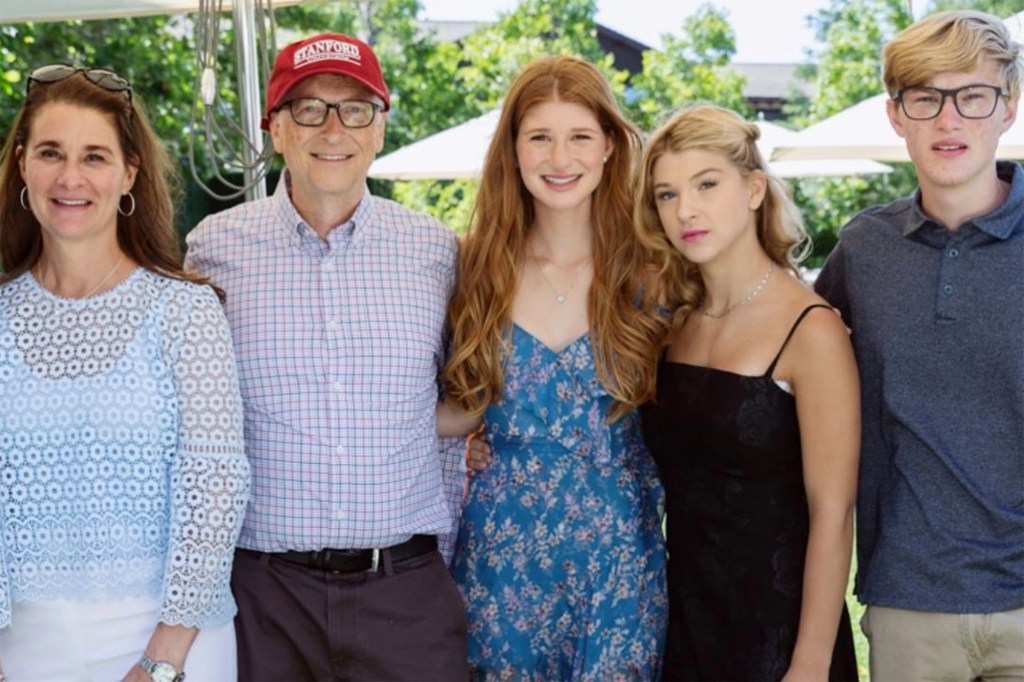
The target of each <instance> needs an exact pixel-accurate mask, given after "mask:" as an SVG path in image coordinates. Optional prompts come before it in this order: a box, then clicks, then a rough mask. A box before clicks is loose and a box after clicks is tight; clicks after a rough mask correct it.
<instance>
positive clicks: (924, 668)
mask: <svg viewBox="0 0 1024 682" xmlns="http://www.w3.org/2000/svg"><path fill="white" fill-rule="evenodd" d="M860 624H861V629H863V630H864V634H865V635H867V637H868V641H869V642H870V643H871V654H870V657H871V680H872V682H910V681H914V682H917V681H921V682H924V681H926V680H927V681H935V682H938V681H943V682H946V681H948V682H968V681H969V680H1006V681H1007V682H1009V681H1010V680H1018V681H1021V680H1024V608H1022V609H1016V610H1014V611H1003V612H1001V613H968V614H959V613H932V612H927V611H909V610H906V609H891V608H887V607H884V606H869V607H868V609H867V611H866V612H865V613H864V617H863V618H862V619H861V623H860Z"/></svg>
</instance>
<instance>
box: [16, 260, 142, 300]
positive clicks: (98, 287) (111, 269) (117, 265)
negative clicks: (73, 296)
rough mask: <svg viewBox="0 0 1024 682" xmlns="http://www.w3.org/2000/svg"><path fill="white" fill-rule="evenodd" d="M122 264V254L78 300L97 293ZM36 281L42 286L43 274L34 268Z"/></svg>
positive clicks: (39, 269) (40, 270)
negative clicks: (97, 282)
mask: <svg viewBox="0 0 1024 682" xmlns="http://www.w3.org/2000/svg"><path fill="white" fill-rule="evenodd" d="M123 262H124V254H123V253H122V254H121V257H120V258H119V259H118V261H117V262H116V263H114V267H112V268H110V272H108V273H107V274H106V275H104V276H103V279H101V280H100V281H99V284H97V285H96V286H94V287H93V288H92V289H90V290H89V291H88V292H86V294H85V295H84V296H79V297H78V298H79V300H81V299H83V298H89V297H90V296H92V295H93V294H95V293H96V292H97V291H99V290H100V287H102V286H103V285H104V284H106V283H107V280H108V279H110V278H111V277H112V276H113V274H114V273H115V272H117V269H118V268H119V267H121V263H123ZM36 279H38V280H39V283H40V284H42V281H43V272H42V269H41V268H36Z"/></svg>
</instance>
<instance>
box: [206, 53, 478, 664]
mask: <svg viewBox="0 0 1024 682" xmlns="http://www.w3.org/2000/svg"><path fill="white" fill-rule="evenodd" d="M389 107H390V97H389V93H388V89H387V86H386V85H385V83H384V79H383V75H382V74H381V70H380V66H379V64H378V62H377V58H376V56H375V55H374V53H373V51H372V50H371V49H370V47H369V46H367V45H366V44H365V43H363V42H361V41H359V40H356V39H354V38H351V37H348V36H344V35H337V34H322V35H318V36H315V37H313V38H309V39H307V40H303V41H300V42H297V43H295V44H292V45H290V46H288V47H287V48H285V49H284V50H282V51H281V52H280V53H279V54H278V57H277V60H276V62H275V66H274V71H273V73H272V74H271V77H270V83H269V85H268V87H267V114H266V116H265V118H264V119H263V126H264V128H265V129H268V130H269V131H270V133H271V136H272V137H273V142H274V147H275V149H276V150H277V151H278V152H279V153H281V154H282V155H283V156H284V160H285V164H286V169H285V171H284V173H283V175H282V179H281V181H280V183H279V185H278V187H277V190H276V192H275V193H274V195H273V196H272V197H270V198H268V199H265V200H262V201H256V202H252V203H248V204H243V205H241V206H238V207H235V208H232V209H229V210H227V211H224V212H222V213H220V214H217V215H214V216H212V217H210V218H207V219H206V220H204V221H203V222H202V223H201V224H200V225H199V226H198V227H197V228H196V229H195V230H194V231H193V232H192V234H190V235H189V239H188V243H189V263H190V264H191V265H192V266H193V267H195V268H197V269H198V270H199V271H200V272H202V273H203V274H205V275H207V276H209V277H210V278H211V279H212V280H213V281H214V282H215V283H216V284H217V285H218V286H220V287H222V288H223V289H224V290H225V292H226V294H227V303H226V307H227V315H228V320H229V322H230V323H231V328H232V332H233V336H234V341H235V346H236V352H237V358H238V367H239V374H240V380H241V385H242V395H243V400H244V407H245V440H246V451H247V454H248V455H249V459H250V462H251V463H252V467H253V494H252V498H251V504H250V505H249V508H248V511H247V515H246V519H245V523H244V526H243V530H242V534H241V538H240V540H239V543H238V546H239V548H240V549H239V550H238V552H237V554H236V557H235V566H234V572H233V576H232V588H233V590H234V593H235V597H236V599H237V601H238V605H239V613H238V618H237V619H236V629H237V633H238V653H239V678H240V679H242V680H253V679H259V680H313V679H396V680H397V679H405V680H431V679H448V680H455V679H466V678H467V677H468V668H467V663H466V642H465V627H466V617H465V609H464V607H463V605H462V600H461V598H460V596H459V593H458V591H457V589H456V587H455V585H454V583H453V581H452V579H451V577H450V576H449V574H448V571H447V568H446V566H445V563H444V561H443V559H442V557H441V554H440V553H439V551H438V545H437V537H438V535H441V534H444V533H447V532H450V531H451V529H452V528H453V523H454V521H455V516H456V514H457V513H458V509H459V507H460V504H461V492H462V487H461V486H462V474H461V471H460V469H459V467H460V465H461V462H460V459H459V457H460V456H459V454H458V453H454V457H446V456H445V454H444V453H447V452H449V451H444V453H443V452H442V451H440V449H439V447H438V440H437V436H436V432H435V419H434V415H435V409H436V405H437V398H438V374H439V371H440V369H441V366H442V363H443V360H444V342H443V339H442V334H443V330H444V326H445V314H446V309H447V305H448V299H449V296H450V294H451V290H452V288H453V286H454V272H455V271H454V267H455V261H456V251H457V242H456V237H455V235H454V234H453V233H452V232H451V231H450V230H448V229H447V228H446V227H444V226H443V225H442V224H441V223H439V222H438V221H436V220H434V219H432V218H429V217H427V216H425V215H421V214H417V213H413V212H411V211H409V210H407V209H404V208H402V207H401V206H399V205H397V204H395V203H394V202H391V201H387V200H383V199H380V198H377V197H374V196H372V195H371V194H370V193H369V191H368V190H367V187H366V178H367V172H368V170H369V168H370V164H371V163H372V162H373V159H374V157H375V156H376V154H377V153H378V152H379V151H380V150H381V148H382V146H383V144H384V129H385V122H386V119H387V115H388V110H389Z"/></svg>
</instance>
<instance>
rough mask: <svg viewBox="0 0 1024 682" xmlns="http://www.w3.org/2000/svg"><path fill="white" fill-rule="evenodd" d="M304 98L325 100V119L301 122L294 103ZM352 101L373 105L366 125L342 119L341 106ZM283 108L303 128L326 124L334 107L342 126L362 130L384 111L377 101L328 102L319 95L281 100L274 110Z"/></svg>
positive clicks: (349, 100)
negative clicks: (296, 116)
mask: <svg viewBox="0 0 1024 682" xmlns="http://www.w3.org/2000/svg"><path fill="white" fill-rule="evenodd" d="M304 99H315V100H317V101H318V102H323V103H324V106H325V107H327V108H326V110H325V111H324V120H322V121H320V122H319V123H315V124H314V123H299V121H298V119H296V118H295V111H294V110H293V109H292V104H294V103H295V102H298V101H300V100H304ZM352 102H361V103H364V104H369V105H370V107H372V109H373V115H372V116H370V120H369V121H368V122H367V123H366V125H362V126H350V125H348V124H347V123H345V121H344V120H342V118H341V107H342V106H344V105H346V104H351V103H352ZM282 109H288V114H289V115H290V116H291V117H292V121H294V122H295V125H298V126H302V127H303V128H319V127H320V126H322V125H324V124H325V123H327V118H328V117H329V116H330V115H331V109H334V113H335V114H336V115H337V116H338V122H339V123H341V125H342V127H344V128H348V129H350V130H362V129H363V128H369V127H370V126H371V125H373V122H374V121H375V120H377V115H378V114H379V113H380V112H382V111H384V107H382V106H381V105H379V104H377V103H376V102H371V101H370V100H368V99H346V100H342V101H340V102H334V103H331V102H328V101H326V100H323V99H320V98H319V97H296V98H295V99H289V100H286V101H284V102H281V103H280V104H279V105H277V108H276V109H274V111H275V112H278V111H281V110H282Z"/></svg>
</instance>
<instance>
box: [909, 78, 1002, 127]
mask: <svg viewBox="0 0 1024 682" xmlns="http://www.w3.org/2000/svg"><path fill="white" fill-rule="evenodd" d="M971 88H985V89H986V90H993V91H995V93H996V98H995V100H993V104H992V111H990V112H988V113H987V114H985V115H984V116H968V115H967V114H965V113H964V112H962V111H960V102H959V101H958V100H957V95H959V94H960V93H961V92H962V91H964V90H969V89H971ZM908 90H930V91H932V92H937V93H939V96H940V97H941V98H942V99H941V100H940V101H939V108H938V110H937V111H936V112H935V113H934V114H933V115H932V116H926V117H924V118H921V117H918V116H911V115H910V113H909V112H908V111H907V103H906V102H905V101H904V100H903V96H904V95H905V94H906V93H907V91H908ZM1009 96H1010V93H1009V92H1007V91H1006V90H1005V89H1003V88H1001V87H999V86H998V85H989V84H988V83H970V84H968V85H964V86H961V87H959V88H936V87H932V86H930V85H916V86H914V87H912V88H904V89H902V90H900V91H899V92H897V93H896V96H895V97H894V98H893V99H894V100H896V101H897V102H899V103H900V108H901V109H903V114H904V115H905V116H906V117H907V118H909V119H910V120H911V121H931V120H932V119H935V118H938V117H939V115H940V114H942V110H943V108H944V107H945V106H946V98H949V99H952V100H953V108H954V109H956V113H957V114H959V115H960V116H961V117H962V118H966V119H968V120H971V121H983V120H985V119H986V118H991V116H992V114H994V113H996V109H997V108H998V107H999V98H1000V97H1004V98H1006V97H1009Z"/></svg>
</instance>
